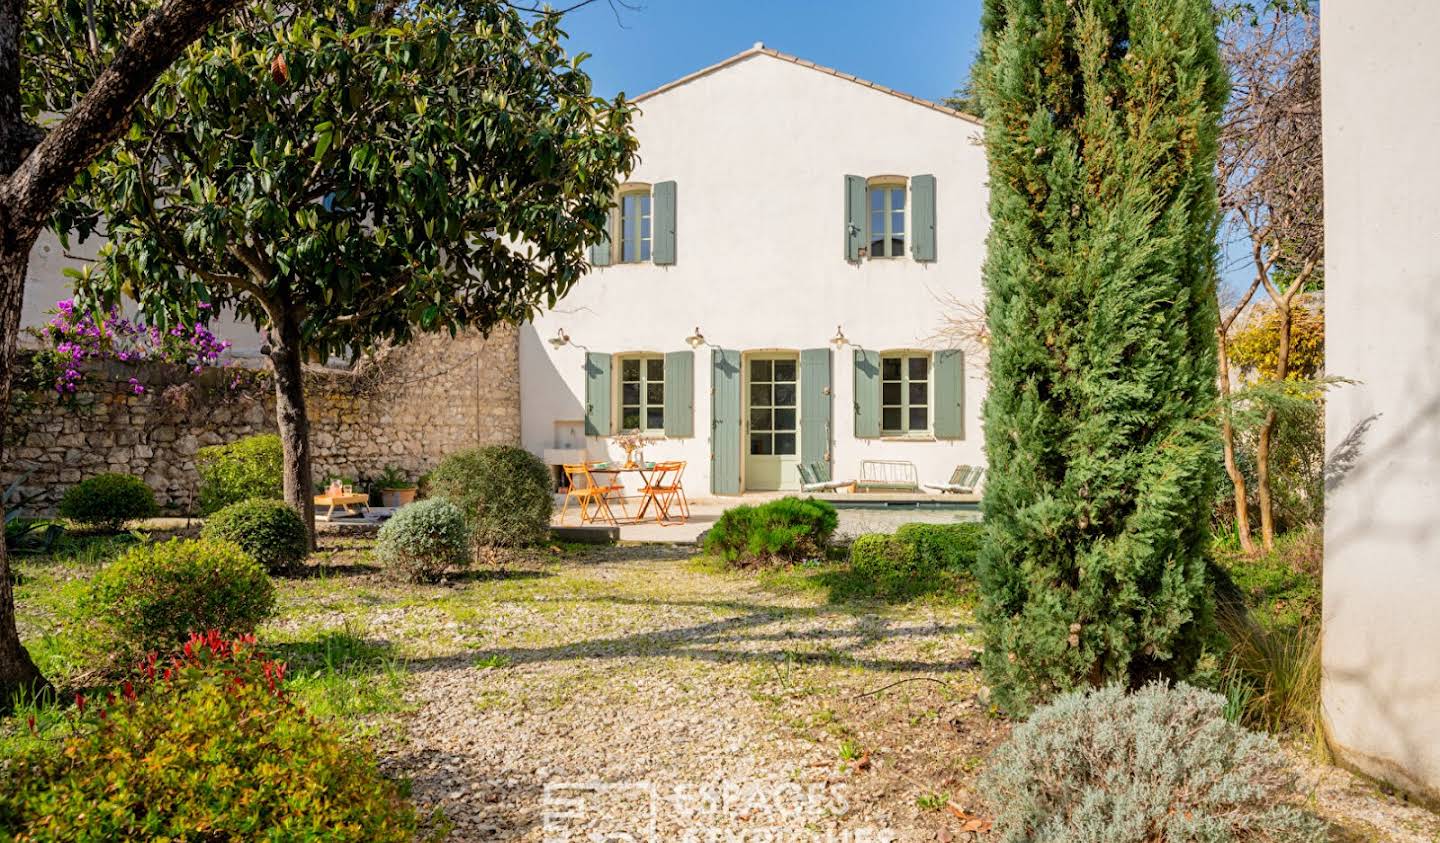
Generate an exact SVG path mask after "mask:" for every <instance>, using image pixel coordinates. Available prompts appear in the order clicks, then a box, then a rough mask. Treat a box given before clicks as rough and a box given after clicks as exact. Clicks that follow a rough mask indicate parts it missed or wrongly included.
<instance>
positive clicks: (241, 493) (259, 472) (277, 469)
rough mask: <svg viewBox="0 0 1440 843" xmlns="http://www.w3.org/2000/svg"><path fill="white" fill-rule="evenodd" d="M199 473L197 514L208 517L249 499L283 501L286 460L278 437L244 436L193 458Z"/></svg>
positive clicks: (271, 435) (197, 454) (206, 450)
mask: <svg viewBox="0 0 1440 843" xmlns="http://www.w3.org/2000/svg"><path fill="white" fill-rule="evenodd" d="M195 469H196V470H197V471H198V472H199V473H200V514H202V515H210V514H211V513H214V512H218V511H219V510H221V509H223V508H224V507H227V506H229V505H230V504H232V503H239V502H240V501H245V500H250V499H252V498H271V499H275V498H281V497H284V494H285V493H284V489H283V483H284V477H285V458H284V456H283V453H282V449H281V447H280V437H279V436H276V435H274V434H273V433H271V434H261V435H259V436H247V437H245V438H244V439H238V440H236V441H234V442H230V443H228V444H225V445H211V446H210V447H208V448H201V449H200V450H199V452H198V453H196V454H195Z"/></svg>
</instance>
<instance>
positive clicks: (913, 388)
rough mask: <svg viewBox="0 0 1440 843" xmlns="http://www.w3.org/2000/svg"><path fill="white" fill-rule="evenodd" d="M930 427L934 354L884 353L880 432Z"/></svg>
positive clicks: (895, 433)
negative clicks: (931, 363)
mask: <svg viewBox="0 0 1440 843" xmlns="http://www.w3.org/2000/svg"><path fill="white" fill-rule="evenodd" d="M929 429H930V355H929V354H925V353H923V352H914V353H908V354H882V355H880V432H881V433H883V434H885V435H887V436H889V435H904V434H907V433H925V432H926V431H928V430H929Z"/></svg>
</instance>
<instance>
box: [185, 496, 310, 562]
mask: <svg viewBox="0 0 1440 843" xmlns="http://www.w3.org/2000/svg"><path fill="white" fill-rule="evenodd" d="M200 535H201V537H202V538H207V539H218V540H221V541H228V542H234V543H235V544H237V545H239V546H240V549H241V550H243V551H245V553H246V554H247V555H249V557H250V558H251V559H254V560H255V561H256V562H259V563H260V564H261V565H263V566H265V570H267V571H269V572H271V573H272V574H273V573H280V572H282V571H286V570H289V569H291V568H295V567H297V566H298V565H300V563H302V562H304V561H305V557H306V556H308V555H310V537H309V535H308V534H307V532H306V530H305V520H304V519H303V518H301V517H300V513H298V512H296V511H295V510H294V509H291V508H290V505H289V504H287V503H285V502H284V501H275V500H264V499H261V498H255V499H252V500H248V501H240V502H239V503H232V504H230V505H229V506H227V507H225V508H224V509H222V510H220V511H219V512H217V513H215V514H214V515H212V516H210V517H209V518H208V519H206V520H205V528H204V529H203V530H201V532H200Z"/></svg>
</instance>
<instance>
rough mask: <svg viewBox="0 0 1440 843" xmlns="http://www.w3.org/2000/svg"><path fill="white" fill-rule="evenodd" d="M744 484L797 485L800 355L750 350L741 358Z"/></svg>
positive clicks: (759, 488) (748, 486)
mask: <svg viewBox="0 0 1440 843" xmlns="http://www.w3.org/2000/svg"><path fill="white" fill-rule="evenodd" d="M745 398H746V403H745V417H746V422H747V424H746V436H745V443H746V444H745V488H746V489H748V490H754V491H772V490H776V489H795V488H798V487H799V485H800V476H799V474H798V472H797V470H796V466H797V465H798V464H799V461H800V456H799V454H800V359H799V356H798V355H795V354H784V353H779V354H753V355H750V356H749V357H747V359H746V363H745Z"/></svg>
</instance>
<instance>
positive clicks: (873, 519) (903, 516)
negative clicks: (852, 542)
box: [836, 504, 980, 537]
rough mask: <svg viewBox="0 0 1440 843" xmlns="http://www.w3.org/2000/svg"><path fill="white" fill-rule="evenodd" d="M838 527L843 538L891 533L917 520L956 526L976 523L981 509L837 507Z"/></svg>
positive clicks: (973, 507) (974, 507) (963, 507)
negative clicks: (864, 534) (865, 534)
mask: <svg viewBox="0 0 1440 843" xmlns="http://www.w3.org/2000/svg"><path fill="white" fill-rule="evenodd" d="M838 514H839V516H840V526H839V527H838V528H837V529H836V532H837V533H838V534H839V535H842V536H850V537H854V536H858V535H860V534H862V533H893V532H895V531H896V530H898V529H899V528H900V527H901V525H904V524H912V523H914V522H916V521H919V522H921V523H924V524H955V523H957V522H964V521H979V520H980V508H979V507H977V506H974V505H970V506H954V505H951V506H945V507H940V506H934V505H931V506H887V505H884V504H879V505H875V506H867V507H860V506H848V507H843V508H839V511H838Z"/></svg>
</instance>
